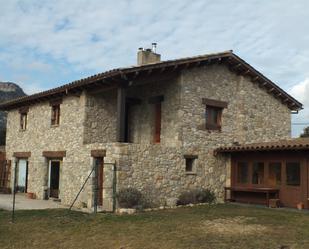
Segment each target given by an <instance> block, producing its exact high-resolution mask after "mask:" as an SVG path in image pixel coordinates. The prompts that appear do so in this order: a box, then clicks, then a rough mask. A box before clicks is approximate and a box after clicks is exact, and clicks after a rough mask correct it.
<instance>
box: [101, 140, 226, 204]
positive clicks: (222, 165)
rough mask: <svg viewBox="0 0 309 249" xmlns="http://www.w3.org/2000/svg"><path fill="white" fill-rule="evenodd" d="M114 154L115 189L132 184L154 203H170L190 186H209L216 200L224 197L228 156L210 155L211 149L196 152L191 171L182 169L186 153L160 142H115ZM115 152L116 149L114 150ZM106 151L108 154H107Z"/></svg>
mask: <svg viewBox="0 0 309 249" xmlns="http://www.w3.org/2000/svg"><path fill="white" fill-rule="evenodd" d="M115 147H117V149H116V150H117V154H115V155H109V156H114V159H115V160H116V167H117V190H119V189H121V188H127V187H134V188H137V189H138V190H140V191H141V192H142V193H143V194H144V195H146V196H147V197H148V199H150V200H152V201H153V205H154V206H162V205H163V206H173V205H175V204H176V201H177V198H178V196H179V195H180V194H181V193H182V192H183V191H187V190H189V189H194V188H209V189H211V190H213V191H214V192H215V194H216V197H217V198H218V200H222V199H223V189H224V185H225V183H226V181H227V177H226V175H227V174H226V170H227V162H228V160H227V158H226V157H224V156H217V157H215V156H214V155H213V151H212V150H202V149H201V150H199V151H195V153H194V155H196V156H198V158H197V159H196V162H195V165H194V169H193V171H192V172H186V171H185V158H184V155H188V152H187V151H185V150H184V149H181V148H175V147H165V146H161V145H159V144H152V145H141V144H117V145H115ZM114 151H115V150H114ZM107 154H109V153H107Z"/></svg>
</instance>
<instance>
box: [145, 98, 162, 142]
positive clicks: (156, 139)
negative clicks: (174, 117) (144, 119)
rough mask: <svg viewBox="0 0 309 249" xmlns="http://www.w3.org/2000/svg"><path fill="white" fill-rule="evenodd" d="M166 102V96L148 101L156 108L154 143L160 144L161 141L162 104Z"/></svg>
mask: <svg viewBox="0 0 309 249" xmlns="http://www.w3.org/2000/svg"><path fill="white" fill-rule="evenodd" d="M162 101H164V96H163V95H160V96H155V97H151V98H149V100H148V103H149V104H153V106H154V134H153V142H154V143H160V141H161V115H162V114H161V109H162V108H161V106H162V105H161V103H162Z"/></svg>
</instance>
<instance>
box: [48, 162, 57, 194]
mask: <svg viewBox="0 0 309 249" xmlns="http://www.w3.org/2000/svg"><path fill="white" fill-rule="evenodd" d="M48 180H49V197H52V198H57V199H58V198H59V182H60V161H54V160H51V161H50V164H49V179H48Z"/></svg>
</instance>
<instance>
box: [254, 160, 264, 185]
mask: <svg viewBox="0 0 309 249" xmlns="http://www.w3.org/2000/svg"><path fill="white" fill-rule="evenodd" d="M263 183H264V163H262V162H254V163H253V168H252V184H263Z"/></svg>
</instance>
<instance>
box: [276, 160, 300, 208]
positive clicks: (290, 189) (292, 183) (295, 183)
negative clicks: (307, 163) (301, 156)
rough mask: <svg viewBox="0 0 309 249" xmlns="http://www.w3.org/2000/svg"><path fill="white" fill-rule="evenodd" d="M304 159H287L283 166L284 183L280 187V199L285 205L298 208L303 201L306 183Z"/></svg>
mask: <svg viewBox="0 0 309 249" xmlns="http://www.w3.org/2000/svg"><path fill="white" fill-rule="evenodd" d="M303 169H304V167H303V161H302V160H297V159H295V160H291V159H289V160H287V161H285V162H284V164H283V168H282V178H283V179H282V183H283V185H282V186H281V189H280V201H281V202H282V203H283V205H284V206H287V207H293V208H296V207H297V204H298V203H300V202H302V201H303V198H302V186H303V185H304V181H303V177H302V175H303V174H304V173H305V172H304V170H303Z"/></svg>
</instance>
